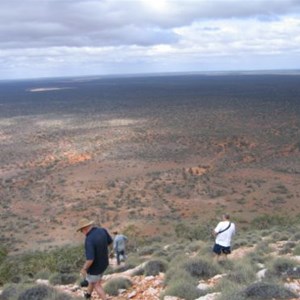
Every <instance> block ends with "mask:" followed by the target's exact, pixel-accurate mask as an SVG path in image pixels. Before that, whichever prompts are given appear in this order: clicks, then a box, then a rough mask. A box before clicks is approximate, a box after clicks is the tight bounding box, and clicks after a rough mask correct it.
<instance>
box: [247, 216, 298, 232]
mask: <svg viewBox="0 0 300 300" xmlns="http://www.w3.org/2000/svg"><path fill="white" fill-rule="evenodd" d="M294 223H295V220H294V219H293V218H290V217H288V216H279V215H267V214H264V215H261V216H258V217H256V218H254V219H253V220H252V221H251V226H252V228H256V229H265V228H270V227H273V226H280V227H282V226H288V225H291V224H294Z"/></svg>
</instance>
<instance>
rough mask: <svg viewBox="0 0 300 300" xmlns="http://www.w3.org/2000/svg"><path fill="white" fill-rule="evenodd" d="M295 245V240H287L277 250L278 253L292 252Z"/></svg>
mask: <svg viewBox="0 0 300 300" xmlns="http://www.w3.org/2000/svg"><path fill="white" fill-rule="evenodd" d="M295 246H296V243H295V242H287V243H286V244H284V245H283V246H282V248H281V249H280V250H279V254H288V253H292V251H293V248H294V247H295Z"/></svg>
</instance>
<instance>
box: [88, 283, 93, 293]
mask: <svg viewBox="0 0 300 300" xmlns="http://www.w3.org/2000/svg"><path fill="white" fill-rule="evenodd" d="M94 287H95V283H89V285H88V287H87V292H88V293H89V294H90V295H92V293H93V290H94Z"/></svg>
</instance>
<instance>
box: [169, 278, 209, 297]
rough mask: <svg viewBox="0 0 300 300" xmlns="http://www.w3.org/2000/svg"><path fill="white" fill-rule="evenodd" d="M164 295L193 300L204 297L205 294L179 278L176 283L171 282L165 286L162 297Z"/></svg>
mask: <svg viewBox="0 0 300 300" xmlns="http://www.w3.org/2000/svg"><path fill="white" fill-rule="evenodd" d="M166 295H168V296H175V297H179V298H182V299H185V300H194V299H197V298H199V297H201V296H203V295H205V292H203V291H201V290H199V289H198V288H197V287H196V286H194V285H193V284H192V283H191V282H189V281H187V280H186V279H185V278H180V279H178V280H176V281H175V280H174V281H172V282H171V283H170V285H168V286H167V288H166V289H165V292H164V296H166Z"/></svg>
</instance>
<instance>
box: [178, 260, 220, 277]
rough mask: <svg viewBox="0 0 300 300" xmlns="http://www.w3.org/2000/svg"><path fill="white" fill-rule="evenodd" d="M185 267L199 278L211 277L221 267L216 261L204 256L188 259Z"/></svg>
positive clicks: (193, 275)
mask: <svg viewBox="0 0 300 300" xmlns="http://www.w3.org/2000/svg"><path fill="white" fill-rule="evenodd" d="M183 268H184V269H185V270H186V271H187V272H188V273H189V274H190V275H191V276H192V277H196V278H197V279H203V278H210V277H212V276H214V275H216V274H217V273H218V271H219V268H218V267H217V266H216V265H215V263H214V262H212V261H211V260H208V259H203V258H198V257H195V258H192V259H189V260H188V261H186V262H185V263H184V265H183Z"/></svg>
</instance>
